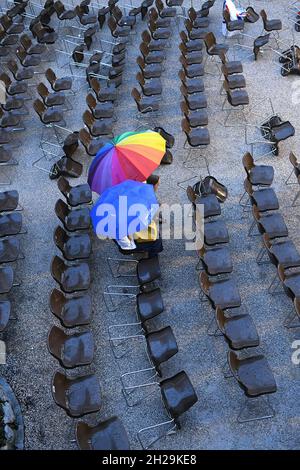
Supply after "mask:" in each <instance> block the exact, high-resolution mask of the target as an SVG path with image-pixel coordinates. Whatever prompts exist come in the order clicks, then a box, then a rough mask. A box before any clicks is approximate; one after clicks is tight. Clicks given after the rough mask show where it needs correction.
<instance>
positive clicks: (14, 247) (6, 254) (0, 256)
mask: <svg viewBox="0 0 300 470" xmlns="http://www.w3.org/2000/svg"><path fill="white" fill-rule="evenodd" d="M19 253H20V241H19V240H18V238H13V237H11V238H6V239H4V240H0V264H2V263H12V262H13V261H16V260H17V259H18V256H19Z"/></svg>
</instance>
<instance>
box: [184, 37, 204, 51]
mask: <svg viewBox="0 0 300 470" xmlns="http://www.w3.org/2000/svg"><path fill="white" fill-rule="evenodd" d="M184 44H185V47H186V48H187V50H188V52H196V51H202V49H203V39H192V40H189V41H186V42H185V43H184Z"/></svg>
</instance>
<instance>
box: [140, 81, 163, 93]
mask: <svg viewBox="0 0 300 470" xmlns="http://www.w3.org/2000/svg"><path fill="white" fill-rule="evenodd" d="M141 87H142V90H143V93H144V95H146V96H153V95H161V93H162V84H161V81H160V78H151V79H150V80H147V82H145V84H144V85H142V84H141Z"/></svg>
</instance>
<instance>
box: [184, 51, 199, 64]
mask: <svg viewBox="0 0 300 470" xmlns="http://www.w3.org/2000/svg"><path fill="white" fill-rule="evenodd" d="M184 57H185V58H186V61H187V63H188V65H192V64H202V62H203V54H202V52H201V51H192V52H187V53H186V54H185V55H184Z"/></svg>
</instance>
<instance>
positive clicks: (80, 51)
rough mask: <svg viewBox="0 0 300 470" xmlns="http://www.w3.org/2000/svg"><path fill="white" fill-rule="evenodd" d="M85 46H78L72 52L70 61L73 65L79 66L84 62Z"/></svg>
mask: <svg viewBox="0 0 300 470" xmlns="http://www.w3.org/2000/svg"><path fill="white" fill-rule="evenodd" d="M84 50H85V44H79V45H78V46H76V47H75V48H74V50H73V52H72V59H73V60H74V62H75V63H78V64H80V63H81V62H83V60H84Z"/></svg>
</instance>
